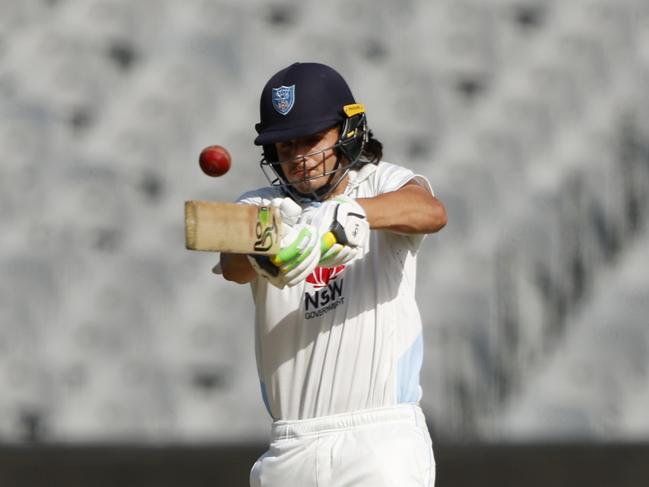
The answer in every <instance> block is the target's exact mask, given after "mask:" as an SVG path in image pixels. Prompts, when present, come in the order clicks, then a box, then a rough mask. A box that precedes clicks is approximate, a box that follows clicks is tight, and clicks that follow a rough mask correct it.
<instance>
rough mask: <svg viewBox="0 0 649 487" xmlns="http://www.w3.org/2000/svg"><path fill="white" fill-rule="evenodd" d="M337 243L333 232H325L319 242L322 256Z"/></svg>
mask: <svg viewBox="0 0 649 487" xmlns="http://www.w3.org/2000/svg"><path fill="white" fill-rule="evenodd" d="M336 242H337V240H336V236H335V235H334V233H333V232H327V233H325V234H324V235H323V236H322V240H320V253H322V254H324V253H325V252H326V251H327V250H329V249H330V248H331V247H333V245H334V244H335V243H336Z"/></svg>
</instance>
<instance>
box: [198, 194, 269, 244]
mask: <svg viewBox="0 0 649 487" xmlns="http://www.w3.org/2000/svg"><path fill="white" fill-rule="evenodd" d="M280 230H281V218H280V216H279V214H278V210H277V208H271V207H269V206H255V205H243V204H237V203H222V202H218V201H196V200H194V201H185V247H186V248H187V249H189V250H201V251H207V252H226V253H232V254H266V255H275V254H277V253H278V252H279V247H280V246H279V240H280V235H281V233H280Z"/></svg>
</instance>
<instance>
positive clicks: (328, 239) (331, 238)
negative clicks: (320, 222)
mask: <svg viewBox="0 0 649 487" xmlns="http://www.w3.org/2000/svg"><path fill="white" fill-rule="evenodd" d="M336 241H337V240H336V236H335V235H334V234H333V232H327V233H325V234H324V235H323V236H322V238H321V239H320V253H321V254H324V253H325V252H326V251H327V250H329V249H330V248H331V247H332V246H333V244H335V243H336ZM270 260H271V262H272V263H273V264H275V265H276V266H277V267H279V266H281V265H282V264H284V263H285V262H286V260H290V258H289V259H286V258H282V257H280V255H279V254H278V255H274V256H273V257H272V258H271V259H270Z"/></svg>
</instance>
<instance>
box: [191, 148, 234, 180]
mask: <svg viewBox="0 0 649 487" xmlns="http://www.w3.org/2000/svg"><path fill="white" fill-rule="evenodd" d="M198 163H199V164H200V166H201V169H202V170H203V172H204V173H205V174H207V175H208V176H212V177H218V176H223V175H224V174H225V173H226V172H228V171H229V170H230V166H231V164H232V158H231V157H230V153H229V152H228V151H227V149H226V148H225V147H222V146H220V145H210V146H208V147H205V149H203V150H202V151H201V155H200V156H199V158H198Z"/></svg>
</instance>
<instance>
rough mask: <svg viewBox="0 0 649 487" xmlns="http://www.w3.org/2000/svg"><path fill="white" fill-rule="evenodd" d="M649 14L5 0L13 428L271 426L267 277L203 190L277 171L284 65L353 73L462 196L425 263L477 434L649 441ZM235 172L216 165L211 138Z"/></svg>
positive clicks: (428, 395) (1, 252) (577, 6)
mask: <svg viewBox="0 0 649 487" xmlns="http://www.w3.org/2000/svg"><path fill="white" fill-rule="evenodd" d="M648 21H649V2H647V1H646V0H568V1H566V2H559V1H553V0H434V1H426V0H404V1H400V2H392V1H388V0H374V1H371V0H351V1H350V0H348V1H344V2H343V1H333V2H316V1H315V0H306V1H301V2H299V1H297V0H277V1H273V2H266V1H260V0H256V1H252V0H251V1H246V2H237V1H234V0H188V1H184V2H176V1H172V0H90V1H89V0H49V1H45V0H21V1H15V0H0V151H1V153H2V155H3V157H2V162H1V163H0V303H1V304H2V306H0V391H2V393H1V394H0V442H5V443H6V442H9V443H11V442H23V441H59V442H61V441H63V442H75V441H115V440H120V441H145V442H156V441H180V442H185V441H186V442H195V441H214V440H219V441H220V440H228V439H233V438H251V439H259V438H264V437H265V436H266V435H267V425H268V421H269V420H268V417H267V415H266V413H265V411H264V409H263V404H262V401H261V399H260V397H259V391H258V381H257V378H256V370H255V365H254V349H253V331H252V310H251V305H250V296H249V291H248V289H247V288H246V287H244V286H242V287H237V286H232V285H230V284H226V283H225V282H223V281H222V280H220V279H219V278H216V277H214V276H212V275H211V274H210V268H211V266H212V265H213V264H214V257H213V256H210V255H198V254H191V255H190V254H189V253H188V252H185V251H184V250H183V235H182V202H183V201H184V200H185V199H199V198H212V199H221V200H222V199H232V198H235V197H236V196H237V195H238V194H239V193H241V192H243V191H244V190H245V189H247V188H249V187H251V186H258V185H263V184H264V183H265V181H264V180H263V176H262V175H261V172H260V171H259V170H258V165H257V162H258V159H259V150H258V148H256V147H254V146H253V145H252V143H251V141H252V138H253V136H254V129H253V124H254V122H256V121H257V117H258V115H257V103H258V96H259V93H260V91H261V88H262V86H263V84H264V83H265V81H266V79H267V78H268V77H269V76H270V74H272V73H273V72H275V71H276V70H278V69H280V68H281V67H283V66H285V65H286V64H288V63H290V62H292V61H294V60H302V61H307V60H314V61H320V62H325V63H329V64H331V65H333V66H335V67H336V68H337V69H339V70H340V71H341V72H342V73H343V74H344V75H345V76H346V77H347V78H348V81H349V82H350V84H351V85H352V87H353V88H354V91H355V95H356V98H357V99H358V100H359V101H362V102H364V103H366V105H367V107H368V113H369V120H370V124H371V126H372V128H373V130H374V131H375V134H376V135H377V137H378V138H379V139H380V140H382V141H383V142H384V144H385V149H386V150H385V152H386V159H387V160H389V161H393V162H396V163H400V164H403V165H406V166H410V167H412V168H413V169H415V170H416V171H418V172H420V173H422V174H425V175H426V176H427V177H429V178H430V180H431V183H432V185H433V188H434V189H435V191H436V194H437V195H438V196H439V197H440V199H441V200H442V201H444V202H445V203H446V205H447V207H448V211H449V225H448V227H447V228H446V229H445V230H444V231H443V232H441V233H440V234H439V235H435V236H431V237H429V238H428V239H427V240H426V241H425V243H424V247H423V250H422V252H421V257H420V271H419V272H420V274H419V300H420V302H421V304H422V314H423V316H424V321H425V325H426V331H425V339H426V342H427V345H426V346H427V349H426V350H427V351H426V358H425V364H424V371H423V377H422V382H423V387H424V401H423V406H424V409H425V411H426V412H427V414H428V415H429V419H430V422H431V426H432V428H433V429H434V431H435V434H436V435H439V436H444V437H449V438H453V439H463V438H479V439H484V440H500V439H521V438H525V439H543V438H547V437H548V436H551V437H559V438H561V437H565V436H570V437H578V438H582V437H583V438H600V439H601V438H616V439H632V438H635V439H637V438H638V437H640V438H644V439H647V438H648V437H649V422H648V421H647V415H646V409H644V408H645V407H648V406H649V362H648V361H647V357H648V356H649V354H648V351H649V335H648V334H647V333H648V332H647V330H648V329H649V328H647V324H648V323H647V316H649V294H648V293H649V280H648V279H647V275H648V274H647V269H649V253H648V251H647V248H648V244H649V236H648V234H647V227H648V226H647V222H648V221H649V116H648V115H647V114H648V113H649V96H648V95H647V90H646V86H647V83H648V82H649V49H648V48H647V46H649V31H648V30H647V29H646V25H647V22H648ZM210 143H220V144H223V145H225V146H227V147H228V148H230V149H231V152H232V153H233V154H234V166H233V168H232V171H231V172H230V173H229V174H228V176H227V177H226V178H223V179H219V180H211V179H209V178H205V177H204V176H203V175H202V174H201V173H200V171H199V169H198V165H197V164H196V157H197V154H198V152H199V151H200V149H201V148H202V147H203V146H205V145H207V144H210Z"/></svg>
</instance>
